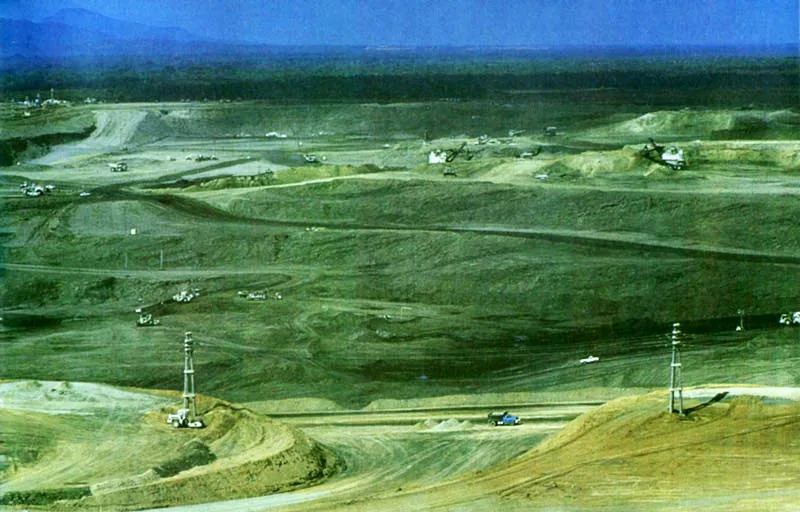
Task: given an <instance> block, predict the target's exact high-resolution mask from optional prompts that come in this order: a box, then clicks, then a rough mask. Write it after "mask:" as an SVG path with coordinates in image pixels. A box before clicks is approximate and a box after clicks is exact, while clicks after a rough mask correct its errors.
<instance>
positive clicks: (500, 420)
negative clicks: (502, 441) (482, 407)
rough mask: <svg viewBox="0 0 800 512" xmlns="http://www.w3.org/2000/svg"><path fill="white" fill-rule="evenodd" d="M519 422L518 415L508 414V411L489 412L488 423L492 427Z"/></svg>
mask: <svg viewBox="0 0 800 512" xmlns="http://www.w3.org/2000/svg"><path fill="white" fill-rule="evenodd" d="M519 424H520V420H519V417H518V416H514V415H513V414H509V412H508V411H503V412H490V413H489V425H491V426H493V427H509V426H513V425H519Z"/></svg>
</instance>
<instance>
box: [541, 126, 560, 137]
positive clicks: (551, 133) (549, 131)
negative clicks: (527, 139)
mask: <svg viewBox="0 0 800 512" xmlns="http://www.w3.org/2000/svg"><path fill="white" fill-rule="evenodd" d="M556 135H558V128H556V127H555V126H547V127H545V129H544V136H545V137H555V136H556Z"/></svg>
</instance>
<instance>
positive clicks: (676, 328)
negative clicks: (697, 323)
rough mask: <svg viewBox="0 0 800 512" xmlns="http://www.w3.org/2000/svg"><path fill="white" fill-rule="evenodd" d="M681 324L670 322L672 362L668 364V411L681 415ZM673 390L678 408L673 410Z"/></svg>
mask: <svg viewBox="0 0 800 512" xmlns="http://www.w3.org/2000/svg"><path fill="white" fill-rule="evenodd" d="M680 327H681V324H679V323H674V324H672V336H671V337H672V362H671V363H670V365H669V412H670V414H672V413H674V412H677V413H678V414H680V415H683V387H682V386H681V338H682V337H683V335H682V334H681V330H680ZM675 392H677V393H678V409H677V411H676V410H675Z"/></svg>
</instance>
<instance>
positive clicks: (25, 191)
mask: <svg viewBox="0 0 800 512" xmlns="http://www.w3.org/2000/svg"><path fill="white" fill-rule="evenodd" d="M55 188H56V187H55V185H37V184H36V182H31V183H30V184H28V182H27V181H26V182H24V183H23V184H22V185H20V187H19V189H20V191H21V192H22V195H25V196H31V197H39V196H41V195H44V194H46V193H48V192H51V191H52V190H55Z"/></svg>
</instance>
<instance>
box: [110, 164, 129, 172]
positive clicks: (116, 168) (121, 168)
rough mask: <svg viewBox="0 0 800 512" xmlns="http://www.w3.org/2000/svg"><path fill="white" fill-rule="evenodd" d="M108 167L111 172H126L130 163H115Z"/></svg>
mask: <svg viewBox="0 0 800 512" xmlns="http://www.w3.org/2000/svg"><path fill="white" fill-rule="evenodd" d="M108 167H109V168H110V169H111V172H125V171H127V170H128V163H127V162H115V163H113V164H108Z"/></svg>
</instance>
